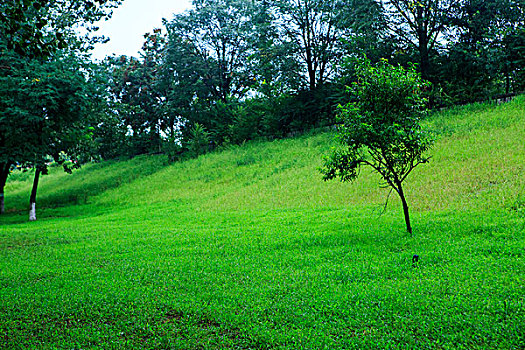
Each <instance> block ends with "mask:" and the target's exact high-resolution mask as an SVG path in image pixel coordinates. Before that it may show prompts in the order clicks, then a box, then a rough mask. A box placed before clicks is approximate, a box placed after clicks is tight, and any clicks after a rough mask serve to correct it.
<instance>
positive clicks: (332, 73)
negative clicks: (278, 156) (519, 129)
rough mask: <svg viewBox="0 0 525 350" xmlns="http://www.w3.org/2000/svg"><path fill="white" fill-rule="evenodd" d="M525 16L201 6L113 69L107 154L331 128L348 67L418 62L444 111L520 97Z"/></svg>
mask: <svg viewBox="0 0 525 350" xmlns="http://www.w3.org/2000/svg"><path fill="white" fill-rule="evenodd" d="M524 9H525V4H524V2H523V0H488V1H486V0H468V1H467V0H421V1H407V0H388V1H374V0H327V1H321V0H286V1H283V0H280V1H275V0H274V1H272V0H195V1H193V8H192V9H191V10H190V11H187V12H186V13H183V14H179V15H176V16H174V17H173V18H172V19H170V20H165V22H164V28H162V29H155V30H154V31H153V32H152V33H148V34H146V35H145V43H144V47H143V53H142V56H141V57H140V58H133V57H113V58H108V59H107V60H106V61H105V62H104V64H105V67H106V70H107V72H109V73H110V76H109V77H108V80H109V87H110V91H111V100H112V101H114V102H115V105H114V110H113V114H114V117H113V118H111V119H110V120H108V121H107V122H105V123H104V124H103V126H104V127H102V128H100V129H99V130H98V133H100V135H98V136H99V137H100V143H99V145H100V155H101V156H103V157H105V158H107V157H113V156H117V155H119V154H138V153H144V152H162V151H164V152H168V153H169V154H170V156H171V157H172V158H177V157H180V156H181V155H187V156H195V155H198V154H200V153H203V152H206V151H207V150H209V149H212V148H215V147H218V146H221V145H225V144H231V143H234V144H236V143H241V142H243V141H246V140H251V139H257V138H261V137H264V138H273V137H282V136H285V135H287V134H290V133H294V132H297V131H302V130H305V129H308V128H311V127H318V126H323V125H329V124H332V123H333V122H334V113H335V110H336V106H337V105H338V104H341V103H345V102H347V101H348V99H350V98H351V97H350V96H347V95H346V94H345V86H346V85H348V84H349V83H350V82H351V81H353V80H354V79H355V73H354V71H353V69H352V68H348V65H343V64H342V62H343V59H344V58H348V57H360V56H363V55H366V56H367V57H368V58H369V59H370V60H371V61H372V62H379V61H380V60H381V59H382V58H386V59H388V60H389V62H391V63H393V64H401V65H403V66H408V65H409V64H410V63H416V64H417V66H418V69H419V71H420V74H421V75H422V77H423V78H424V79H426V80H428V81H430V82H431V83H432V85H431V88H430V89H429V91H428V92H427V93H428V94H429V99H430V101H431V103H432V104H433V106H434V107H436V106H444V105H449V104H454V103H466V102H471V101H476V100H479V99H485V98H490V97H492V96H495V95H498V94H504V93H511V92H518V91H522V90H523V89H524V85H525V73H524V72H525V29H524V28H525V26H524V22H525V14H524ZM117 131H118V132H117ZM115 132H117V134H118V135H117V134H115ZM115 142H118V145H117V147H115V146H114V145H115ZM112 145H113V146H112Z"/></svg>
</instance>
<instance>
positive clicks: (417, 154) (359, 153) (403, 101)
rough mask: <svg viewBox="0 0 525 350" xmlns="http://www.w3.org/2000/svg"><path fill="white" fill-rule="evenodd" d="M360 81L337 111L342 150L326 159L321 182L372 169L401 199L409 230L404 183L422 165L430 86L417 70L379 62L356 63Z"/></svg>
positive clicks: (426, 144)
mask: <svg viewBox="0 0 525 350" xmlns="http://www.w3.org/2000/svg"><path fill="white" fill-rule="evenodd" d="M356 71H357V76H358V81H357V82H355V83H354V84H352V86H351V92H352V94H353V95H354V96H355V98H356V102H351V103H349V104H347V105H345V106H343V107H341V109H340V114H339V117H340V122H341V124H340V125H339V129H338V130H339V132H338V138H339V141H340V142H341V144H342V145H343V147H344V148H342V149H337V150H335V151H334V152H333V153H332V154H331V155H330V156H328V157H326V159H325V165H324V168H323V169H322V173H323V175H324V177H323V178H324V180H331V179H334V178H340V179H341V181H353V180H355V179H356V178H357V176H358V175H359V171H360V168H361V166H362V165H368V166H370V167H372V168H373V169H374V170H375V171H376V172H377V173H379V174H380V175H381V177H382V179H383V180H384V181H385V184H386V185H387V186H389V187H391V188H392V189H393V190H395V191H396V192H397V193H398V194H399V196H400V198H401V201H402V202H403V209H404V213H405V220H406V224H407V231H408V232H409V233H412V229H411V226H410V220H409V216H408V206H407V204H406V200H405V196H404V192H403V187H402V183H403V182H404V181H405V179H406V178H407V176H408V175H409V174H410V173H411V172H412V170H414V168H415V167H417V166H418V165H419V164H423V163H426V162H427V161H428V159H429V158H428V157H427V156H425V155H424V153H425V152H426V151H427V150H428V149H429V147H430V145H431V140H430V138H429V135H428V134H427V133H426V132H424V131H422V130H421V126H420V122H421V119H422V117H423V116H425V114H426V106H425V102H426V101H425V99H424V97H423V96H424V95H423V91H424V90H425V88H426V87H427V86H428V83H425V82H424V81H423V80H422V79H421V78H420V77H419V76H418V74H417V73H416V72H415V69H414V67H412V68H410V69H408V70H405V69H403V68H402V67H400V66H398V67H395V66H392V65H390V64H388V62H386V61H381V62H379V63H378V64H377V66H376V67H373V66H372V65H371V63H370V61H369V60H367V59H364V60H360V61H358V62H357V63H356Z"/></svg>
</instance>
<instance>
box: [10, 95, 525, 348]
mask: <svg viewBox="0 0 525 350" xmlns="http://www.w3.org/2000/svg"><path fill="white" fill-rule="evenodd" d="M425 127H427V128H429V129H431V130H433V131H434V132H435V133H436V138H437V141H436V144H435V147H434V149H433V150H432V152H431V154H432V156H433V158H432V161H431V163H430V164H428V165H424V166H422V167H421V168H419V169H416V171H415V172H414V174H413V176H412V177H411V178H409V179H408V180H407V185H406V186H407V191H408V195H407V196H408V200H409V205H410V207H411V210H412V216H413V226H414V235H413V236H409V235H407V234H406V233H405V227H404V222H403V217H402V213H401V210H400V205H399V204H398V198H397V197H395V196H394V195H392V197H391V199H390V204H389V207H388V208H387V210H386V212H385V213H384V214H383V215H380V213H381V211H382V209H383V206H382V204H383V203H384V200H385V198H386V195H387V194H388V190H386V189H380V188H379V187H378V183H379V178H378V177H377V176H375V175H374V174H372V173H370V172H369V171H366V170H365V171H363V173H362V174H361V177H360V178H359V179H358V180H357V182H356V183H354V184H341V183H338V182H329V183H325V182H323V181H322V180H321V175H320V174H319V172H318V171H317V168H318V167H320V166H321V164H322V160H321V157H322V155H323V154H325V153H327V152H328V150H329V149H330V147H332V146H335V143H334V142H333V135H332V134H330V133H319V134H312V135H307V136H303V137H300V138H297V139H290V140H279V141H274V142H267V143H262V142H261V143H249V144H246V145H244V146H242V147H234V148H231V149H226V150H224V151H222V152H217V153H214V154H209V155H206V156H203V157H200V158H198V159H195V160H190V161H186V162H182V163H176V164H173V165H169V166H166V165H165V164H164V159H163V158H162V157H161V156H153V157H138V158H135V159H133V160H130V161H122V162H112V163H103V164H93V165H89V166H85V167H84V168H83V169H81V170H79V171H76V172H75V173H74V174H73V175H65V174H62V173H60V172H59V171H53V172H52V174H51V175H49V176H46V177H44V178H43V179H42V185H41V187H40V189H39V203H38V204H37V209H38V210H39V221H38V222H34V223H28V222H26V220H27V213H26V211H25V206H26V205H25V202H26V201H27V197H28V195H29V190H30V182H31V177H30V176H27V175H23V174H22V175H20V174H18V175H15V176H13V177H12V178H11V179H10V180H9V184H8V187H7V189H6V205H7V209H11V210H12V212H10V213H8V214H7V215H5V216H3V217H0V223H1V226H0V348H6V349H11V348H12V349H33V348H36V349H39V348H40V349H54V348H57V349H97V348H100V349H121V348H129V349H143V348H144V349H225V348H230V349H366V348H370V349H387V348H400V349H409V348H412V349H426V348H428V349H457V348H463V349H522V348H524V347H525V297H524V296H525V285H524V283H525V282H524V279H525V277H524V276H525V264H524V253H525V175H524V167H525V141H524V140H525V99H524V98H523V97H521V98H518V99H516V100H514V101H513V102H511V103H509V104H504V105H500V106H492V105H472V106H467V107H462V108H458V109H455V110H451V111H446V112H442V113H440V114H436V115H434V116H432V117H431V118H430V119H429V120H428V121H426V122H425ZM29 175H30V174H29ZM414 254H418V255H419V256H420V261H419V263H418V264H417V265H413V264H412V256H413V255H414Z"/></svg>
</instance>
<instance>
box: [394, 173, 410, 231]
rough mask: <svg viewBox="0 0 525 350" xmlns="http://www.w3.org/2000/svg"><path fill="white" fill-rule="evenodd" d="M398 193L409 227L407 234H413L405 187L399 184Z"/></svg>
mask: <svg viewBox="0 0 525 350" xmlns="http://www.w3.org/2000/svg"><path fill="white" fill-rule="evenodd" d="M397 186H398V188H397V193H398V194H399V197H400V198H401V203H402V204H403V214H405V223H406V226H407V232H408V233H410V234H412V226H411V225H410V215H409V213H408V204H407V201H406V199H405V194H404V192H403V187H402V186H401V183H397Z"/></svg>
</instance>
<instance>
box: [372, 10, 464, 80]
mask: <svg viewBox="0 0 525 350" xmlns="http://www.w3.org/2000/svg"><path fill="white" fill-rule="evenodd" d="M460 1H461V0H420V1H416V0H385V1H378V4H379V5H380V6H381V8H382V11H383V13H384V14H385V16H386V18H387V26H388V30H389V31H390V32H391V33H392V34H394V35H395V36H396V37H397V38H398V39H399V40H400V41H401V42H402V43H404V44H405V46H406V47H407V48H409V49H414V50H416V52H417V56H418V61H419V62H418V63H419V69H420V71H421V75H422V77H423V79H426V80H428V79H430V78H431V60H430V54H431V52H432V50H433V49H435V48H437V47H438V46H439V45H440V44H444V41H443V36H444V34H445V32H446V30H447V29H448V25H449V22H450V18H451V17H453V16H454V14H455V13H457V11H458V7H459V5H460Z"/></svg>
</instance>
